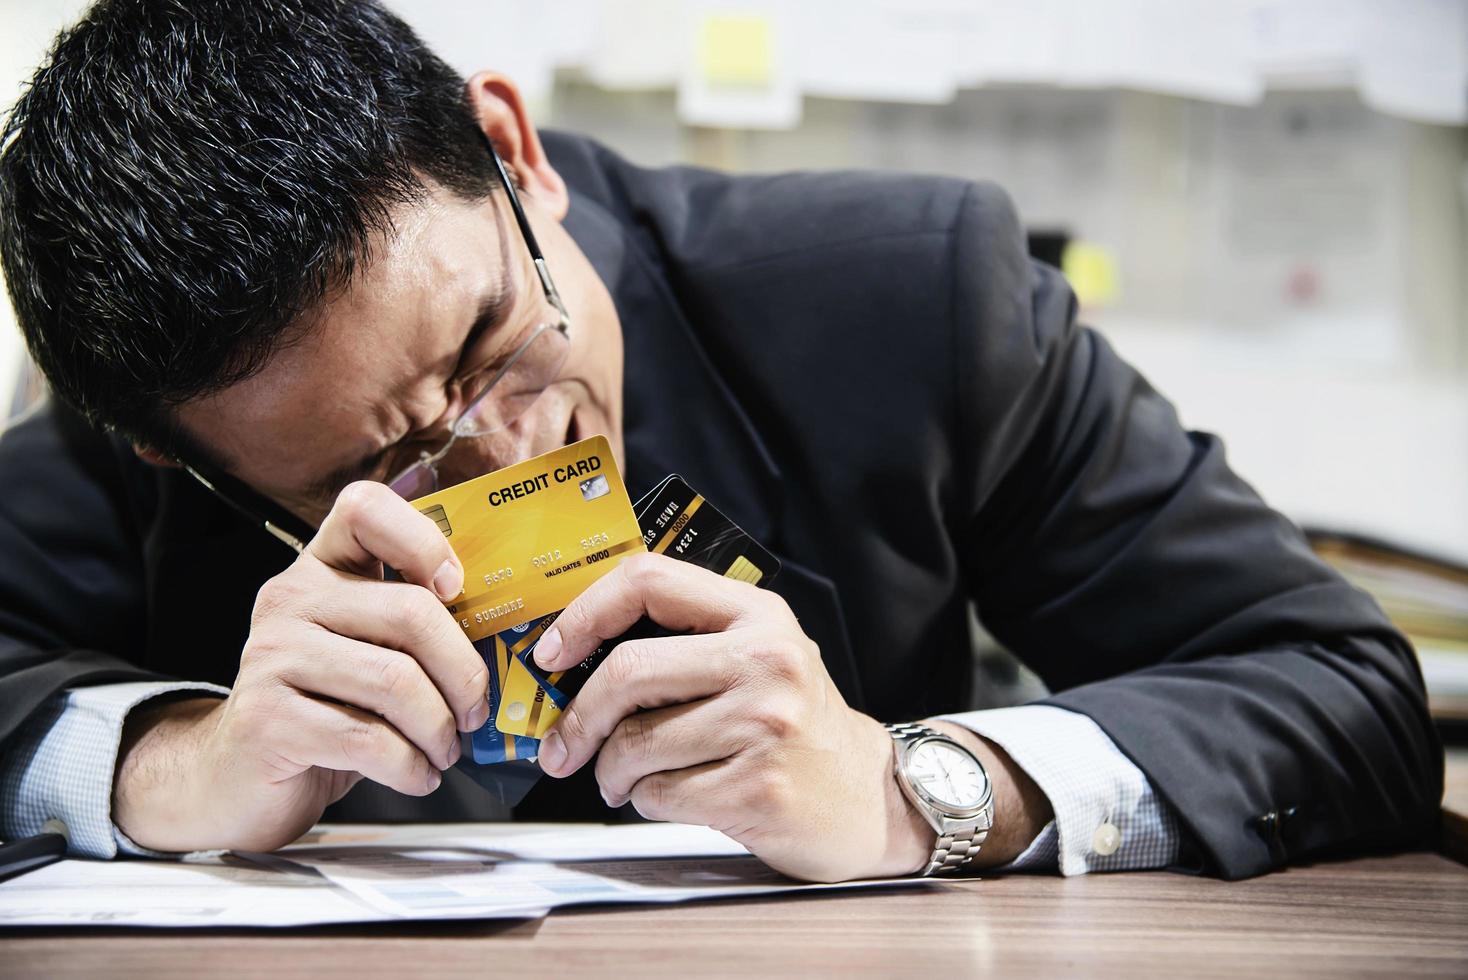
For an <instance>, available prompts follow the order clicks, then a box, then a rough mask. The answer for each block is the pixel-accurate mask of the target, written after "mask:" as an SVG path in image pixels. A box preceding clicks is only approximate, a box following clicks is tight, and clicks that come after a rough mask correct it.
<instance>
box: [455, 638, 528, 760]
mask: <svg viewBox="0 0 1468 980" xmlns="http://www.w3.org/2000/svg"><path fill="white" fill-rule="evenodd" d="M531 625H532V624H526V625H525V626H520V627H516V628H515V629H512V630H505V631H504V632H502V633H491V634H490V635H489V636H485V637H481V638H480V639H478V640H475V641H474V649H475V650H477V651H479V656H481V657H483V658H484V663H485V666H487V667H488V668H489V718H488V719H487V720H486V721H485V722H484V724H483V725H481V726H480V727H479V729H478V730H476V731H474V732H470V733H468V734H466V735H465V736H464V739H465V740H466V741H467V742H468V743H469V744H468V745H467V746H466V747H465V748H466V750H467V751H466V752H465V753H464V754H465V755H466V756H468V757H470V758H472V759H473V760H474V761H475V762H477V763H478V764H480V765H482V766H487V765H494V764H495V763H498V762H512V761H514V760H516V759H533V758H535V754H536V752H537V751H538V750H539V748H540V742H539V741H538V740H536V739H533V738H527V737H526V736H524V735H509V734H506V733H505V732H502V731H500V730H499V728H498V726H497V725H496V724H495V716H496V715H497V714H499V705H500V685H501V678H503V677H505V676H506V675H507V673H508V672H509V669H510V658H511V657H512V656H514V654H513V653H511V652H510V651H511V650H512V649H513V648H514V647H515V645H516V644H519V643H522V642H524V641H525V635H526V633H527V632H528V630H529V628H530V626H531Z"/></svg>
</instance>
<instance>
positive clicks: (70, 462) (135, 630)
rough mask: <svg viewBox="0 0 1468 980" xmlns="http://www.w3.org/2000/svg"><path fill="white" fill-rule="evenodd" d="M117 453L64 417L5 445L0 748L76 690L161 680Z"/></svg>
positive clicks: (135, 502)
mask: <svg viewBox="0 0 1468 980" xmlns="http://www.w3.org/2000/svg"><path fill="white" fill-rule="evenodd" d="M119 451H121V450H119V448H118V446H117V445H115V444H114V443H113V442H112V441H111V440H109V439H108V438H106V437H105V436H102V435H101V434H99V433H96V432H94V431H92V430H91V429H90V428H88V427H87V426H86V425H85V423H83V422H82V421H81V420H80V419H78V418H77V417H76V416H75V415H73V414H71V413H69V412H67V411H65V410H64V409H61V408H60V407H58V406H47V407H45V408H42V409H41V410H40V411H38V412H36V413H34V414H33V415H31V416H30V417H29V418H27V419H26V420H24V421H22V422H19V423H17V424H16V425H14V426H12V427H11V428H9V429H8V430H6V431H4V432H3V434H0V743H3V742H5V741H6V740H7V739H9V738H10V737H11V736H12V735H13V734H15V733H16V732H17V731H18V730H19V729H20V727H21V726H22V725H23V724H24V723H25V722H26V720H27V719H29V718H30V717H31V716H32V715H34V714H36V712H38V711H40V710H41V709H42V708H43V706H44V705H46V704H47V703H48V702H50V701H51V699H52V698H53V696H54V695H57V694H59V693H60V692H61V691H63V690H64V689H66V688H69V687H76V686H83V685H90V684H104V683H113V682H123V681H138V680H153V679H157V675H156V674H153V673H150V672H149V671H147V670H144V669H142V668H141V667H139V666H138V664H140V663H143V656H142V650H141V645H142V644H143V642H144V639H143V638H144V636H145V633H146V630H145V628H144V626H145V617H146V600H145V598H144V574H145V569H144V563H143V559H142V550H141V549H142V545H141V542H142V534H141V532H140V531H139V529H138V528H139V521H138V516H139V515H138V506H139V501H140V499H141V496H140V494H139V493H138V492H137V491H140V490H143V489H145V488H143V487H142V486H141V485H139V486H136V487H131V488H130V487H129V485H128V484H127V483H126V481H127V479H128V476H127V471H126V469H125V468H124V467H123V466H122V461H121V460H119V459H118V457H117V453H118V452H119ZM130 491H131V492H130Z"/></svg>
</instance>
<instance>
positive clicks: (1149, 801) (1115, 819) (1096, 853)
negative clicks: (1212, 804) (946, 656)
mask: <svg viewBox="0 0 1468 980" xmlns="http://www.w3.org/2000/svg"><path fill="white" fill-rule="evenodd" d="M940 717H941V718H942V720H944V721H951V722H954V723H955V724H959V725H962V726H963V727H965V728H967V729H969V730H970V731H972V732H975V733H977V734H979V735H982V736H983V737H984V738H987V739H989V740H990V741H992V742H994V743H995V744H996V745H998V746H999V747H1000V748H1002V749H1004V751H1005V752H1007V753H1009V757H1010V758H1011V759H1013V760H1014V761H1015V764H1016V765H1018V766H1019V767H1020V768H1021V769H1023V770H1024V771H1025V772H1026V773H1027V774H1028V775H1029V777H1030V778H1031V779H1033V780H1034V781H1035V784H1036V785H1037V786H1039V787H1040V791H1041V792H1043V793H1044V794H1045V796H1046V798H1048V799H1049V801H1050V807H1051V809H1052V810H1054V811H1055V819H1054V821H1052V822H1051V823H1050V824H1048V825H1047V826H1046V827H1045V829H1044V830H1042V831H1041V832H1040V833H1039V835H1038V836H1036V838H1035V839H1034V840H1033V841H1032V842H1031V843H1030V845H1029V847H1027V848H1026V849H1025V851H1024V853H1022V854H1021V855H1020V856H1019V857H1018V858H1016V859H1015V860H1014V861H1012V862H1011V863H1010V864H1008V865H1006V866H1004V867H1003V868H1001V869H996V870H1003V871H1030V870H1055V868H1056V867H1057V865H1058V867H1059V870H1060V873H1061V874H1063V875H1067V876H1069V875H1080V874H1085V873H1087V872H1089V871H1133V870H1139V869H1142V868H1161V867H1166V866H1167V865H1169V864H1172V863H1174V862H1175V861H1176V860H1177V855H1178V846H1179V839H1180V835H1179V832H1178V823H1177V816H1176V815H1175V814H1174V813H1173V812H1172V809H1171V808H1170V807H1168V806H1167V804H1166V803H1164V802H1163V801H1162V800H1161V799H1159V798H1158V796H1157V794H1156V793H1155V792H1153V790H1152V784H1151V783H1150V782H1148V781H1147V777H1146V775H1145V774H1144V773H1143V772H1142V770H1140V769H1138V768H1137V766H1136V764H1135V763H1133V762H1132V761H1131V760H1130V759H1128V758H1127V757H1126V756H1125V755H1123V754H1122V752H1121V750H1120V749H1118V748H1117V747H1116V743H1115V742H1113V741H1111V739H1110V738H1109V737H1107V735H1106V733H1105V732H1103V731H1102V730H1101V728H1100V727H1099V726H1098V725H1097V724H1096V723H1095V722H1094V721H1092V720H1091V719H1090V718H1088V717H1086V716H1085V715H1082V714H1078V713H1076V712H1074V711H1067V710H1065V709H1064V708H1057V707H1054V706H1052V705H1042V704H1034V705H1022V706H1020V707H1017V708H998V709H996V710H992V711H967V712H963V713H960V714H953V715H942V716H940ZM994 819H995V821H996V822H998V821H1000V820H1003V819H1004V814H1003V813H996V814H995V815H994Z"/></svg>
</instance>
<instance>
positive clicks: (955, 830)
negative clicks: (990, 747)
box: [887, 724, 994, 877]
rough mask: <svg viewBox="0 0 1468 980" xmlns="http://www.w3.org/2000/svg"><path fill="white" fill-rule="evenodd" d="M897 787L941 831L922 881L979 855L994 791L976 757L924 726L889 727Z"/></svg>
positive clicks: (990, 816) (991, 816)
mask: <svg viewBox="0 0 1468 980" xmlns="http://www.w3.org/2000/svg"><path fill="white" fill-rule="evenodd" d="M887 731H888V733H889V734H891V736H892V741H893V742H894V745H893V748H894V750H895V755H896V762H895V766H894V767H895V771H896V775H897V785H898V786H901V787H902V794H903V795H904V796H906V797H907V798H908V800H909V801H910V802H911V803H912V805H913V806H915V807H917V809H918V812H919V813H921V814H922V815H923V817H924V818H925V819H926V820H927V821H928V823H929V824H931V825H932V827H933V829H934V830H936V831H937V832H938V842H937V844H935V845H934V847H933V856H932V857H931V858H930V859H929V860H928V866H927V867H926V868H924V869H923V871H922V875H923V876H924V877H926V876H928V875H932V874H942V873H943V872H946V871H955V870H957V869H958V868H961V867H963V866H964V865H965V864H968V862H969V860H970V859H971V858H973V856H974V855H975V854H977V853H979V846H980V845H981V844H983V843H984V838H985V837H988V836H989V828H990V827H992V826H993V825H994V791H993V788H992V787H991V786H990V785H989V774H988V773H987V772H985V771H984V765H983V763H981V762H979V760H978V759H976V758H975V757H974V754H973V753H972V752H970V751H969V750H968V749H966V748H964V747H963V746H962V745H960V744H959V743H957V742H955V741H954V740H953V739H951V738H949V737H948V736H947V735H944V734H942V733H941V732H936V731H934V730H933V729H931V728H927V727H925V726H923V725H914V724H903V725H888V726H887Z"/></svg>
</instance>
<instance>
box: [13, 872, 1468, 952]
mask: <svg viewBox="0 0 1468 980" xmlns="http://www.w3.org/2000/svg"><path fill="white" fill-rule="evenodd" d="M990 971H992V972H994V973H996V974H998V973H1001V972H1003V973H1009V974H1010V975H1040V976H1053V975H1056V974H1060V973H1062V972H1063V973H1071V974H1073V973H1078V972H1079V973H1085V974H1088V975H1099V976H1125V977H1137V976H1178V975H1189V976H1195V975H1215V976H1227V977H1229V978H1230V980H1234V978H1237V977H1239V976H1257V975H1264V974H1269V975H1288V976H1320V977H1340V976H1353V975H1367V974H1374V975H1378V976H1402V975H1414V976H1416V975H1420V976H1444V977H1449V976H1451V977H1463V976H1465V975H1468V868H1464V867H1463V866H1462V865H1459V864H1456V863H1455V862H1453V861H1451V860H1449V859H1448V858H1446V857H1443V856H1441V855H1436V854H1404V855H1397V856H1394V857H1374V858H1363V859H1358V860H1353V861H1347V862H1341V863H1335V864H1321V865H1317V866H1314V867H1303V868H1291V869H1289V870H1286V871H1281V872H1277V873H1275V874H1271V875H1267V876H1265V877H1263V878H1256V879H1253V880H1251V881H1243V882H1232V883H1229V882H1221V881H1215V880H1211V879H1206V878H1190V877H1186V876H1183V875H1173V874H1166V873H1146V874H1129V875H1095V876H1091V877H1086V878H1071V879H1060V878H1053V877H1040V876H1033V877H1032V876H1019V875H1016V876H1013V877H1009V878H996V879H992V880H989V881H973V882H964V883H960V884H956V885H949V886H940V887H939V888H935V889H923V890H914V891H910V892H902V891H891V892H882V893H868V894H855V895H847V896H834V895H833V896H825V897H817V896H811V897H807V898H795V899H788V898H787V899H772V900H763V901H761V900H754V901H747V902H725V903H718V904H704V905H689V906H682V907H659V908H640V909H620V910H611V911H601V910H591V911H582V912H561V913H555V914H553V915H552V916H551V917H550V918H548V919H546V920H544V921H541V922H532V923H524V924H519V925H512V926H496V925H493V924H488V925H485V924H480V925H464V924H441V925H415V926H410V927H400V926H373V927H362V928H352V929H339V928H334V929H325V930H323V929H314V930H307V931H300V932H293V933H250V932H233V933H222V934H221V933H218V932H209V933H191V932H168V933H159V932H147V931H130V932H101V931H96V930H89V931H75V930H50V931H45V932H41V933H35V934H29V935H24V936H15V935H14V934H0V975H3V976H7V977H9V976H27V977H47V978H51V977H56V978H62V977H86V978H88V980H91V978H95V977H100V976H106V977H114V976H144V977H147V978H149V980H164V978H168V977H174V976H180V977H183V976H187V977H193V976H199V975H208V976H211V977H236V976H239V977H244V976H258V975H261V974H268V975H270V976H271V977H284V976H289V975H311V976H316V977H321V976H331V975H345V976H349V977H351V978H353V980H356V978H358V977H363V976H369V975H373V976H375V975H397V976H404V975H414V976H432V977H435V978H439V977H449V976H465V977H474V978H476V980H482V978H483V977H484V976H486V975H488V974H494V975H508V976H524V977H536V978H539V977H542V976H559V975H563V974H572V973H574V974H594V975H605V976H632V977H665V976H687V975H706V974H713V975H737V976H761V977H768V976H784V975H790V974H796V973H805V974H809V973H817V972H819V973H837V972H839V973H840V974H842V975H856V976H915V975H928V976H932V977H940V976H973V975H976V974H981V973H985V972H990Z"/></svg>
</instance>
